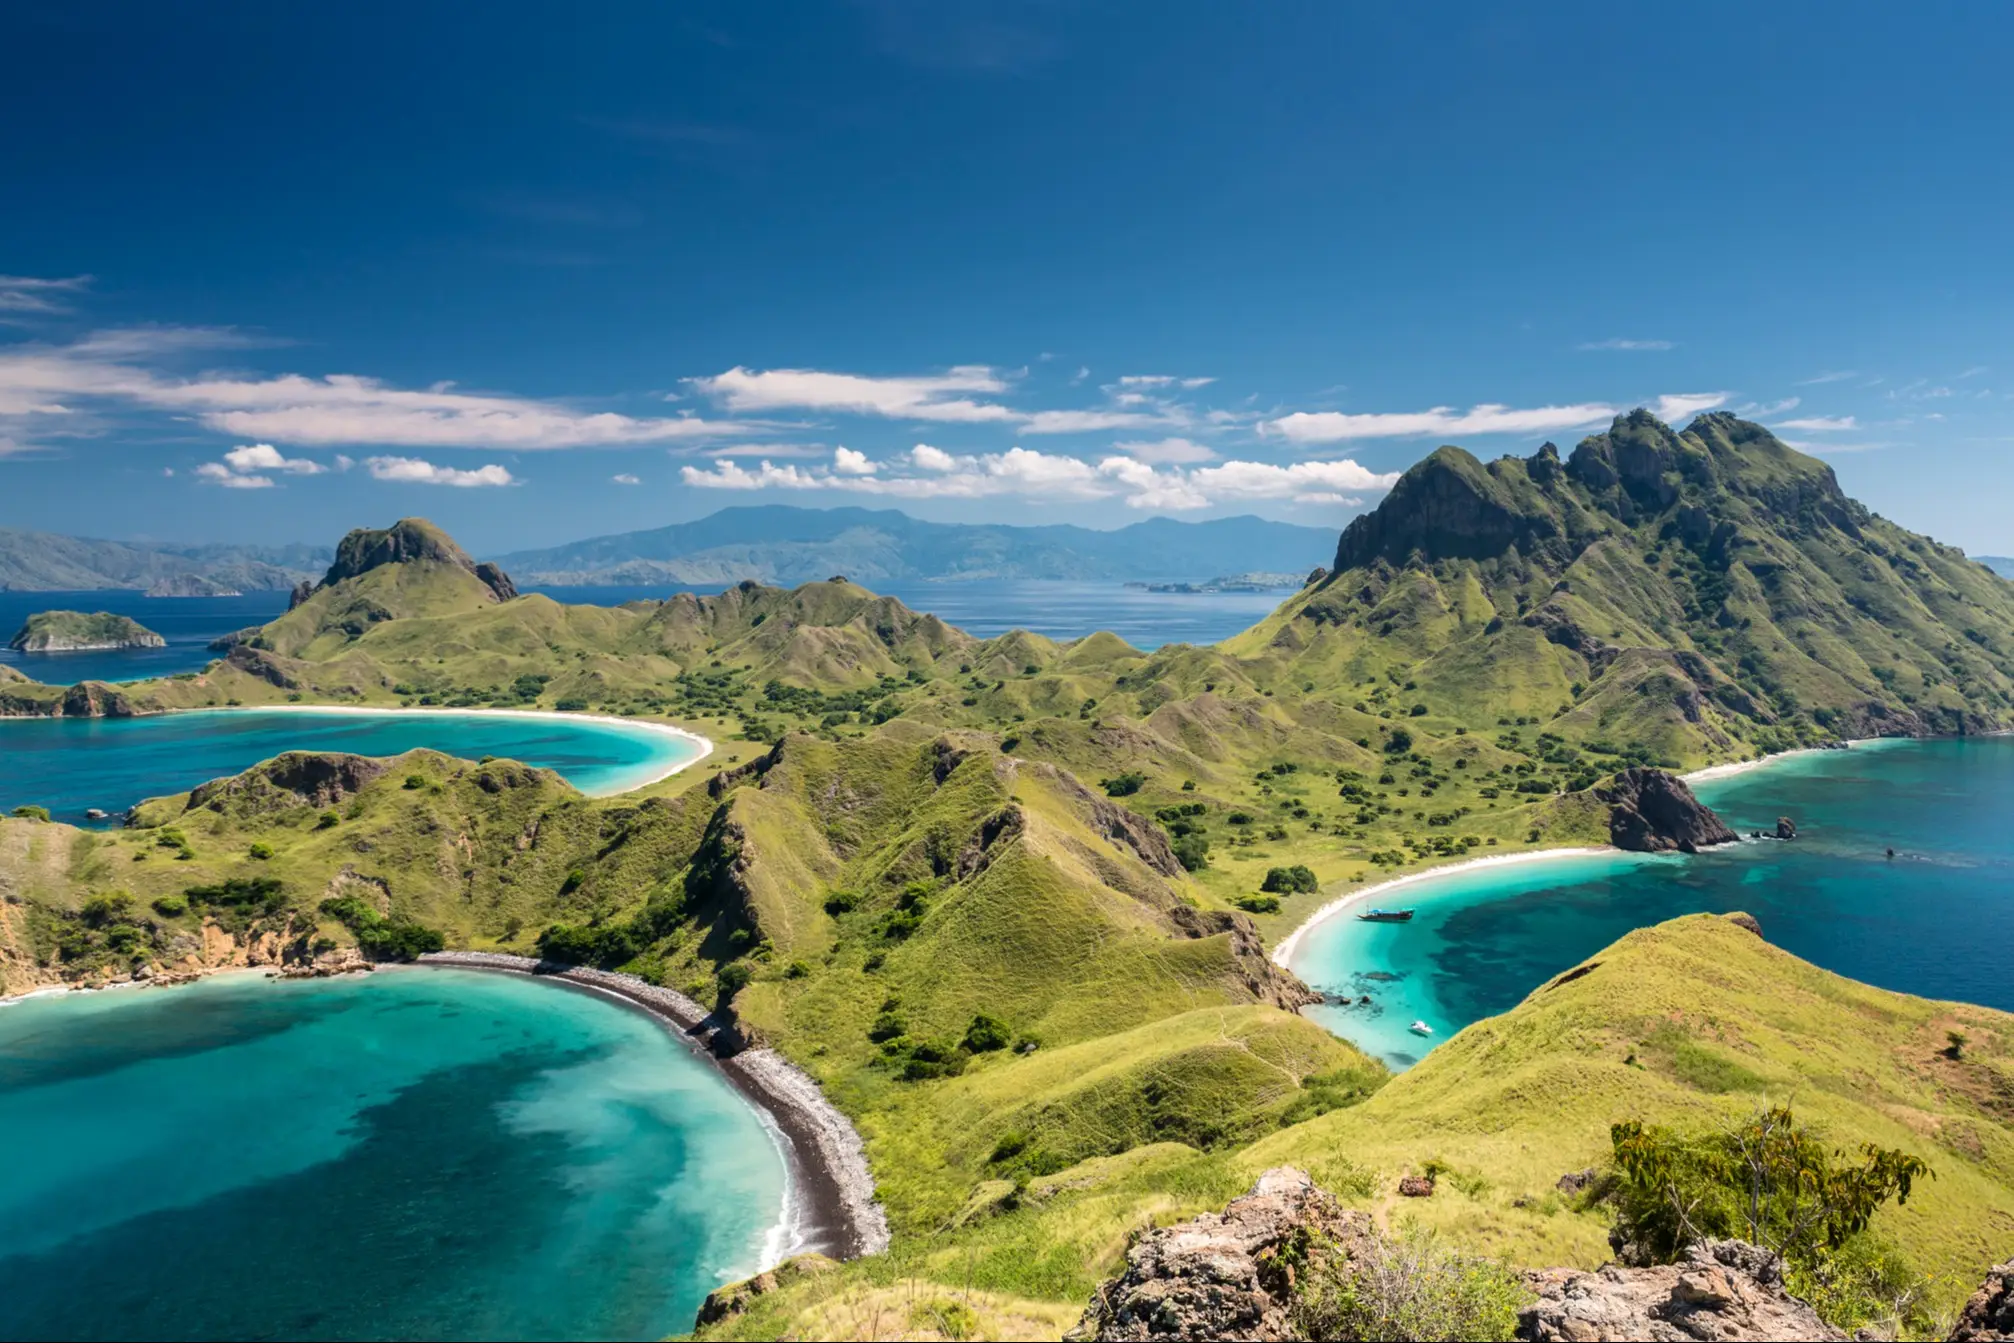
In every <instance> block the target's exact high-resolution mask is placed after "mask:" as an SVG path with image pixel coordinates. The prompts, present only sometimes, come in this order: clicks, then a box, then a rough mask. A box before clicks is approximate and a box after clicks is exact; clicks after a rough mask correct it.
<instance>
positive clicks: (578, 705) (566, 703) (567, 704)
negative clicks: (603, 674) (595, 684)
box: [552, 698, 587, 713]
mask: <svg viewBox="0 0 2014 1343" xmlns="http://www.w3.org/2000/svg"><path fill="white" fill-rule="evenodd" d="M552 707H553V708H555V709H557V710H559V711H560V712H561V713H579V712H580V711H581V710H582V709H585V708H586V707H587V701H586V700H584V699H571V698H569V699H563V700H560V701H558V702H557V703H555V704H554V705H553V706H552Z"/></svg>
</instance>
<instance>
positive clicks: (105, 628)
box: [7, 611, 168, 653]
mask: <svg viewBox="0 0 2014 1343" xmlns="http://www.w3.org/2000/svg"><path fill="white" fill-rule="evenodd" d="M167 643H168V641H167V640H166V639H163V638H162V637H161V636H160V635H158V634H156V633H154V631H152V630H150V629H148V628H147V627H146V626H145V625H142V624H141V623H140V622H139V621H137V620H134V619H133V618H132V617H130V616H119V615H113V614H112V613H111V612H109V611H94V612H91V613H89V614H86V613H85V612H83V611H37V612H36V613H35V614H34V615H32V616H29V617H28V620H27V622H26V623H25V624H23V625H22V626H21V628H20V630H19V631H18V632H16V634H15V635H14V638H13V641H12V642H11V643H9V644H8V645H7V646H8V647H9V648H14V649H19V650H21V651H23V652H29V653H60V652H73V651H76V650H79V649H87V648H164V647H166V646H167Z"/></svg>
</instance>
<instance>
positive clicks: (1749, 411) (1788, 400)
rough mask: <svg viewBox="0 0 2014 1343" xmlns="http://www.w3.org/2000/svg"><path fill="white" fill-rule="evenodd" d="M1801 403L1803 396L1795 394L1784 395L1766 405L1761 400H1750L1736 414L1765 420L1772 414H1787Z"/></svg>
mask: <svg viewBox="0 0 2014 1343" xmlns="http://www.w3.org/2000/svg"><path fill="white" fill-rule="evenodd" d="M1802 404H1804V402H1803V398H1801V397H1795V396H1786V397H1784V398H1783V400H1781V401H1771V402H1769V403H1768V404H1767V405H1764V404H1762V403H1761V402H1757V401H1751V402H1749V403H1748V404H1747V405H1745V406H1743V407H1741V409H1740V410H1739V411H1737V412H1736V414H1738V415H1741V416H1742V417H1744V418H1746V419H1751V420H1766V419H1768V418H1769V417H1770V416H1772V415H1784V414H1788V413H1789V412H1791V411H1793V410H1796V409H1797V408H1798V407H1799V406H1800V405H1802Z"/></svg>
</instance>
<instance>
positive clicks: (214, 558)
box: [0, 527, 334, 596]
mask: <svg viewBox="0 0 2014 1343" xmlns="http://www.w3.org/2000/svg"><path fill="white" fill-rule="evenodd" d="M333 555H334V552H333V551H331V550H330V549H329V548H328V547H327V546H305V545H289V546H233V545H209V546H190V545H170V544H163V543H159V542H150V541H94V540H91V539H89V538H86V537H77V536H58V535H56V534H54V533H53V532H30V531H21V530H19V529H16V528H11V527H0V591H5V590H11V591H16V592H53V591H78V590H84V589H92V588H148V589H152V588H156V587H159V588H160V589H161V590H162V591H163V593H164V594H167V595H177V596H181V595H201V594H202V593H204V592H205V591H231V590H236V591H239V592H255V591H266V590H271V589H276V588H291V587H292V586H294V584H296V583H298V582H300V581H301V580H302V579H303V578H319V577H321V575H322V571H323V570H325V569H327V568H328V566H329V560H330V559H331V558H332V557H333Z"/></svg>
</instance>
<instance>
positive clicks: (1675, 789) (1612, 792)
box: [1595, 768, 1739, 853]
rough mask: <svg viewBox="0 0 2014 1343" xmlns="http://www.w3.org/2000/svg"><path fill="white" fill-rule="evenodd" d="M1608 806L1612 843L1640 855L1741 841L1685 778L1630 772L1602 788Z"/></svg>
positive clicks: (1658, 771)
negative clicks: (1697, 795)
mask: <svg viewBox="0 0 2014 1343" xmlns="http://www.w3.org/2000/svg"><path fill="white" fill-rule="evenodd" d="M1595 796H1596V797H1598V798H1600V799H1601V800H1602V801H1603V802H1606V803H1607V804H1608V808H1609V813H1608V833H1609V841H1610V842H1611V843H1613V844H1614V845H1615V846H1616V847H1617V848H1618V849H1629V850H1631V851H1632V852H1635V853H1669V852H1671V851H1672V850H1674V849H1676V850H1677V851H1678V852H1680V853H1697V852H1699V851H1700V850H1701V849H1703V848H1706V847H1708V846H1709V845H1713V844H1730V843H1732V842H1733V841H1734V840H1736V839H1738V838H1739V836H1738V835H1736V834H1735V833H1734V832H1733V831H1732V830H1730V829H1728V828H1727V826H1726V824H1725V823H1724V822H1723V821H1722V820H1721V819H1720V818H1719V817H1718V816H1716V815H1714V814H1713V811H1712V809H1711V808H1709V807H1708V806H1707V805H1706V804H1705V803H1703V802H1701V801H1700V800H1699V799H1698V798H1696V797H1694V796H1693V795H1692V789H1690V788H1688V787H1687V786H1686V783H1685V780H1683V779H1681V778H1679V777H1678V776H1677V775H1675V774H1668V773H1666V772H1665V771H1663V770H1661V769H1645V768H1636V769H1626V770H1624V771H1623V772H1622V773H1620V774H1618V775H1616V776H1615V782H1614V783H1612V784H1610V785H1609V786H1608V787H1606V788H1602V789H1597V790H1596V792H1595Z"/></svg>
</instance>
